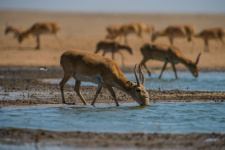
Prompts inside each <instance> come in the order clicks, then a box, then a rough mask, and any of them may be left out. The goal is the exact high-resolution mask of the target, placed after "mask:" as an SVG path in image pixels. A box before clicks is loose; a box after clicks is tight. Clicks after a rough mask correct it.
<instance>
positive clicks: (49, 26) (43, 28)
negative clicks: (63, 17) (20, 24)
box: [18, 22, 60, 49]
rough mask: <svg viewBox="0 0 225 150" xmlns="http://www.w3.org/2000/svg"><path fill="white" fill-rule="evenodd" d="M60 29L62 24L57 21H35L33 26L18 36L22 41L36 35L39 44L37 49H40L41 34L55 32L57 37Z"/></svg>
mask: <svg viewBox="0 0 225 150" xmlns="http://www.w3.org/2000/svg"><path fill="white" fill-rule="evenodd" d="M59 30H60V26H59V24H57V23H52V22H45V23H35V24H34V25H33V26H31V28H29V29H28V30H26V31H24V32H22V33H20V34H19V36H18V41H19V43H21V42H22V41H23V40H24V39H25V38H27V37H28V36H29V35H33V36H35V37H36V42H37V46H36V49H40V35H41V34H53V35H55V37H57V32H58V31H59Z"/></svg>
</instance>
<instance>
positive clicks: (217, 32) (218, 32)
mask: <svg viewBox="0 0 225 150" xmlns="http://www.w3.org/2000/svg"><path fill="white" fill-rule="evenodd" d="M224 35H225V31H224V29H223V28H211V29H204V30H202V31H201V32H200V33H198V34H196V35H195V37H197V38H202V39H203V40H204V51H205V52H208V51H209V44H208V40H209V39H216V40H220V41H221V43H222V44H223V45H224V40H223V37H224Z"/></svg>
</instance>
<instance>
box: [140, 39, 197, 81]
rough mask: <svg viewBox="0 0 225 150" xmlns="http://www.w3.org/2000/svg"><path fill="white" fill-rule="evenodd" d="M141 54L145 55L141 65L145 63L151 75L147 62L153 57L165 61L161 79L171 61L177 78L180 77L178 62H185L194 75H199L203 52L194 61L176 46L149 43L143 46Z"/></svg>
mask: <svg viewBox="0 0 225 150" xmlns="http://www.w3.org/2000/svg"><path fill="white" fill-rule="evenodd" d="M141 54H142V55H143V60H142V61H141V62H140V66H142V65H143V66H144V67H145V69H146V70H147V72H148V74H149V76H151V72H150V71H149V69H148V67H147V66H146V64H145V63H146V62H147V61H148V60H150V59H152V60H159V61H163V62H164V65H163V68H162V70H161V73H160V76H159V79H161V77H162V74H163V71H164V70H165V68H166V65H167V63H171V65H172V68H173V71H174V74H175V77H176V79H177V78H178V77H177V71H176V68H175V64H177V63H182V64H184V65H185V66H186V67H187V68H188V70H189V71H190V72H191V73H192V75H193V76H194V77H198V67H197V64H198V62H199V58H200V55H201V53H199V54H198V57H197V59H196V61H195V62H193V61H191V60H190V59H188V58H186V57H185V56H184V55H183V54H182V53H181V51H180V50H179V49H178V48H177V47H175V46H172V45H166V44H150V43H147V44H144V45H143V46H142V47H141Z"/></svg>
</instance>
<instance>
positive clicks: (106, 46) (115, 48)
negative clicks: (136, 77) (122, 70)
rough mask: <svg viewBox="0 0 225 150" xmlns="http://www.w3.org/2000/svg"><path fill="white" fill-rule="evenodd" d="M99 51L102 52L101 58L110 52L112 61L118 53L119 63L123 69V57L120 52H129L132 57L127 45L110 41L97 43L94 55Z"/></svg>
mask: <svg viewBox="0 0 225 150" xmlns="http://www.w3.org/2000/svg"><path fill="white" fill-rule="evenodd" d="M100 50H103V54H102V56H105V54H106V53H108V52H110V53H112V59H113V60H115V59H114V54H115V53H119V54H120V55H121V62H122V66H123V67H124V56H123V54H122V53H121V52H120V50H126V51H127V52H129V53H130V54H131V55H133V52H132V49H131V48H130V47H129V46H127V45H122V44H120V43H119V42H117V41H112V40H103V41H99V42H98V43H97V45H96V50H95V53H98V52H99V51H100Z"/></svg>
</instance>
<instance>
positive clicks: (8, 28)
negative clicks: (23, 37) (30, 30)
mask: <svg viewBox="0 0 225 150" xmlns="http://www.w3.org/2000/svg"><path fill="white" fill-rule="evenodd" d="M23 31H24V29H23V28H16V27H13V26H10V25H8V24H6V28H5V35H7V34H9V33H13V34H14V38H17V37H18V36H19V34H20V33H22V32H23Z"/></svg>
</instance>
